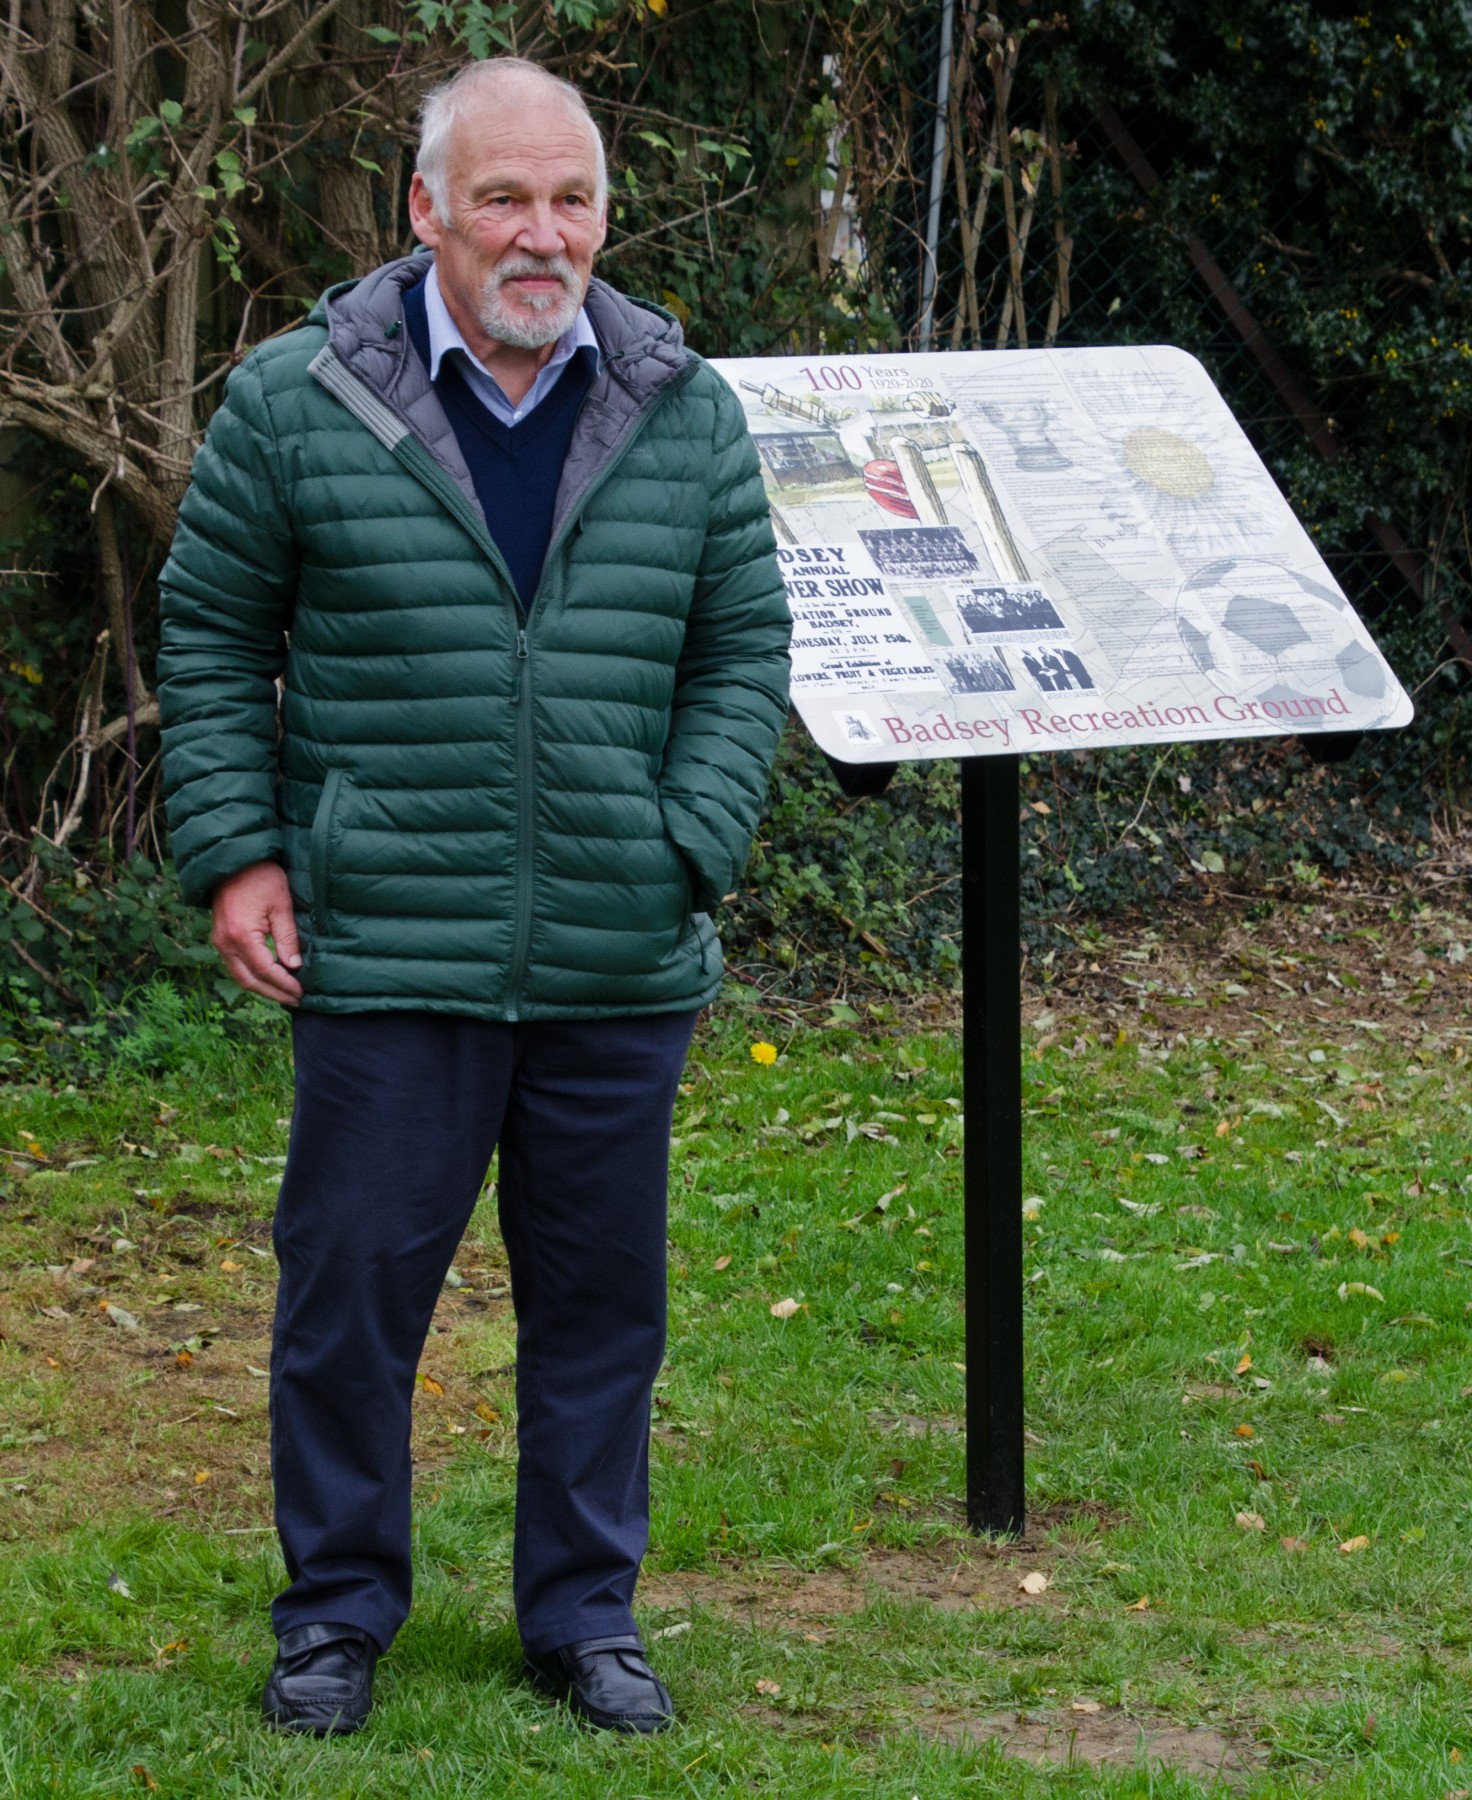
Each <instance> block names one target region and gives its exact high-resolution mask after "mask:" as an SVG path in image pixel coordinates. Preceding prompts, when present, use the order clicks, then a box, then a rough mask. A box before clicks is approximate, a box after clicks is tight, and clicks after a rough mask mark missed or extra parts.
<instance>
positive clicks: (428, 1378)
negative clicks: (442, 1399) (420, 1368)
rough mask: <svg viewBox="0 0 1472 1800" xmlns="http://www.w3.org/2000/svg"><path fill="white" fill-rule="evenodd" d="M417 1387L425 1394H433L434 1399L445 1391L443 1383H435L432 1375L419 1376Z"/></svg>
mask: <svg viewBox="0 0 1472 1800" xmlns="http://www.w3.org/2000/svg"><path fill="white" fill-rule="evenodd" d="M419 1385H420V1386H421V1387H422V1388H423V1389H424V1391H425V1393H426V1394H434V1395H435V1396H436V1397H438V1396H439V1395H441V1394H443V1393H444V1391H445V1384H444V1382H442V1381H436V1380H435V1378H434V1376H433V1375H421V1376H420V1377H419Z"/></svg>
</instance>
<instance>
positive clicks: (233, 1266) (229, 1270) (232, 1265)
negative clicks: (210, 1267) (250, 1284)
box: [220, 1256, 245, 1275]
mask: <svg viewBox="0 0 1472 1800" xmlns="http://www.w3.org/2000/svg"><path fill="white" fill-rule="evenodd" d="M220 1267H221V1269H223V1270H224V1272H225V1273H226V1274H227V1275H238V1274H239V1273H240V1271H241V1270H242V1269H243V1268H244V1267H245V1264H244V1263H238V1262H231V1260H230V1258H229V1257H228V1256H227V1257H226V1258H225V1260H224V1261H223V1262H222V1263H221V1264H220Z"/></svg>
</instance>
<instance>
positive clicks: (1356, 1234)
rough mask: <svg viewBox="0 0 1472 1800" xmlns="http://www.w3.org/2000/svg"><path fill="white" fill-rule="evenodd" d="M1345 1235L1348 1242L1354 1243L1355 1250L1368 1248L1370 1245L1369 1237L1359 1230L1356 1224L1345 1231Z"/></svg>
mask: <svg viewBox="0 0 1472 1800" xmlns="http://www.w3.org/2000/svg"><path fill="white" fill-rule="evenodd" d="M1345 1236H1346V1237H1347V1238H1348V1239H1349V1241H1350V1243H1351V1244H1353V1245H1354V1247H1355V1249H1356V1250H1368V1249H1369V1247H1370V1240H1369V1238H1368V1237H1367V1236H1366V1235H1365V1233H1364V1232H1363V1231H1361V1230H1360V1228H1359V1226H1358V1225H1356V1226H1354V1227H1353V1228H1352V1229H1351V1230H1349V1231H1347V1232H1346V1233H1345Z"/></svg>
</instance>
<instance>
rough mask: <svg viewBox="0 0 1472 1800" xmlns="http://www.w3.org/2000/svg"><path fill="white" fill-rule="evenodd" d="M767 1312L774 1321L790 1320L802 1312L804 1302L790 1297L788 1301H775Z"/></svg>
mask: <svg viewBox="0 0 1472 1800" xmlns="http://www.w3.org/2000/svg"><path fill="white" fill-rule="evenodd" d="M767 1311H768V1312H769V1313H771V1315H772V1317H773V1318H774V1319H790V1318H792V1317H793V1315H794V1314H796V1313H800V1312H801V1311H802V1302H801V1301H799V1300H794V1299H792V1298H791V1297H790V1296H789V1298H787V1299H786V1300H774V1301H773V1303H772V1304H771V1305H770V1306H769V1307H768V1308H767Z"/></svg>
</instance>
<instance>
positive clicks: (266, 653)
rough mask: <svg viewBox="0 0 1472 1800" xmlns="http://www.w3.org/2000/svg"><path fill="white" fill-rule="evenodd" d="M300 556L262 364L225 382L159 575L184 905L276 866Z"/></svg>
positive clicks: (166, 736)
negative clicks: (286, 684) (282, 708)
mask: <svg viewBox="0 0 1472 1800" xmlns="http://www.w3.org/2000/svg"><path fill="white" fill-rule="evenodd" d="M296 568H297V550H296V545H295V543H294V541H293V537H292V531H291V525H290V520H289V517H288V511H287V507H286V503H285V498H284V493H283V486H282V482H281V478H280V467H279V461H278V453H277V446H276V442H275V439H274V436H273V433H272V430H271V420H270V414H269V411H268V408H267V402H266V395H265V391H264V387H263V384H262V380H261V373H260V369H259V366H258V365H257V364H256V363H255V361H254V359H252V360H248V361H246V362H244V363H242V365H241V366H240V368H239V369H238V370H236V372H235V373H234V375H232V376H231V378H230V382H229V385H228V386H227V388H226V394H225V400H224V403H223V404H222V406H221V407H220V409H219V411H218V412H217V413H216V414H215V416H214V419H213V420H212V421H211V424H210V428H209V434H208V436H207V437H206V439H205V442H204V444H203V446H202V447H201V449H200V452H199V454H198V456H197V457H196V458H195V462H194V472H193V479H192V481H191V483H190V487H189V491H188V493H187V494H186V495H185V497H184V504H183V506H182V507H181V509H180V512H179V525H178V529H177V530H176V531H175V534H174V542H173V546H172V548H171V550H170V552H169V559H168V562H167V563H166V564H165V565H164V570H163V574H162V575H161V577H160V579H159V586H160V608H161V646H162V647H161V649H160V653H159V664H158V676H159V680H158V694H159V707H160V713H161V717H162V724H163V758H164V761H163V774H164V790H165V795H166V802H167V809H168V821H169V831H170V835H171V838H172V841H173V850H174V859H175V862H176V864H177V867H178V871H179V881H180V885H181V886H182V887H183V890H184V894H185V897H186V898H187V899H189V900H192V901H194V902H196V903H197V904H199V905H207V904H208V902H209V897H210V891H211V889H212V888H213V887H214V886H215V884H216V883H217V882H219V881H222V880H223V879H224V878H225V877H226V876H227V875H233V874H235V873H236V872H237V871H238V870H240V869H243V868H246V867H248V866H249V865H250V864H251V863H257V862H264V861H267V860H269V859H272V858H278V859H279V858H280V856H281V853H282V839H281V830H280V826H279V824H278V822H277V815H276V678H277V676H278V675H280V673H281V671H282V669H283V667H284V666H285V660H286V630H287V627H288V625H289V624H290V620H291V609H292V603H293V599H294V596H295V592H296Z"/></svg>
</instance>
